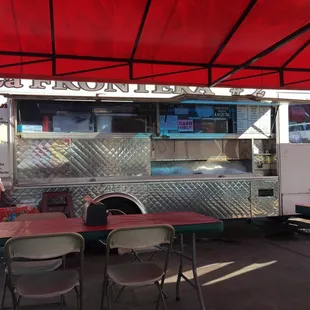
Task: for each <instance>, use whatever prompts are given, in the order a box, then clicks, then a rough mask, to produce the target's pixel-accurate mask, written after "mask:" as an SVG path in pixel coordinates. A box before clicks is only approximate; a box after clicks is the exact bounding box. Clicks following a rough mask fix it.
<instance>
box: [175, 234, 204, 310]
mask: <svg viewBox="0 0 310 310" xmlns="http://www.w3.org/2000/svg"><path fill="white" fill-rule="evenodd" d="M175 254H178V255H179V256H180V265H179V271H178V278H177V283H176V300H177V301H178V300H180V284H181V279H182V278H183V279H184V280H185V281H186V282H187V283H188V284H190V285H191V286H192V287H193V288H195V289H196V291H197V294H198V300H199V304H200V309H201V310H205V309H206V308H205V304H204V301H203V297H202V291H201V286H200V283H199V279H198V274H197V264H196V235H195V234H194V233H193V234H192V255H191V257H189V256H187V255H185V253H184V239H183V234H181V236H180V252H177V251H175ZM184 258H185V259H187V260H189V261H190V262H191V264H192V272H193V278H194V283H193V282H192V281H191V280H190V279H188V278H187V277H186V276H185V275H184V274H183V261H184Z"/></svg>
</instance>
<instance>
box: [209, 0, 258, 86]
mask: <svg viewBox="0 0 310 310" xmlns="http://www.w3.org/2000/svg"><path fill="white" fill-rule="evenodd" d="M256 2H257V0H251V1H250V3H249V4H248V6H247V7H246V9H245V10H244V11H243V12H242V14H241V16H240V17H239V19H238V20H237V22H236V23H235V24H234V26H233V27H232V28H231V30H230V31H229V33H228V35H227V37H226V38H225V39H224V41H223V42H222V43H221V45H220V46H219V48H218V50H217V51H216V53H215V54H214V55H213V57H212V58H211V60H210V65H212V64H213V63H214V62H215V61H216V59H217V58H218V57H219V56H220V54H221V53H222V51H223V50H224V48H225V47H226V45H227V44H228V42H229V41H230V40H231V38H232V37H233V36H234V34H235V33H236V31H237V30H238V28H239V27H240V26H241V24H242V23H243V22H244V20H245V19H246V18H247V16H248V15H249V13H250V12H251V10H252V9H253V7H254V5H255V4H256ZM211 82H212V81H209V83H211Z"/></svg>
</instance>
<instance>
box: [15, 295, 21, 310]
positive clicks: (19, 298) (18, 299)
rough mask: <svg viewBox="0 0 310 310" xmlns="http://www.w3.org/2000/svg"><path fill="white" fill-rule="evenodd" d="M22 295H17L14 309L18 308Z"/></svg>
mask: <svg viewBox="0 0 310 310" xmlns="http://www.w3.org/2000/svg"><path fill="white" fill-rule="evenodd" d="M21 299H22V297H21V296H18V298H17V301H16V303H15V305H14V310H19V305H20V301H21Z"/></svg>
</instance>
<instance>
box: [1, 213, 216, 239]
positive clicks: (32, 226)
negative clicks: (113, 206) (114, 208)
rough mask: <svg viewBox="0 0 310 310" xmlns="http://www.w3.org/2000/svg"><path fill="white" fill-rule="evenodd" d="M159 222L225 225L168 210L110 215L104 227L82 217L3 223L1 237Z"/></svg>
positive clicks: (98, 229) (179, 225)
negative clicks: (86, 222) (85, 222)
mask: <svg viewBox="0 0 310 310" xmlns="http://www.w3.org/2000/svg"><path fill="white" fill-rule="evenodd" d="M158 224H169V225H172V226H173V227H175V228H177V227H183V226H191V225H193V226H194V225H212V224H218V225H219V227H220V228H222V221H220V220H218V219H215V218H212V217H209V216H205V215H201V214H198V213H194V212H165V213H151V214H131V215H130V214H128V215H113V216H109V217H108V223H107V225H104V226H86V225H84V223H83V221H82V219H81V218H71V219H57V220H55V219H54V220H42V221H25V222H11V223H0V239H8V238H11V237H18V236H30V235H39V234H49V233H63V232H78V233H82V234H83V233H88V232H90V233H91V232H105V231H106V232H109V231H111V230H114V229H117V228H122V227H130V226H136V227H137V226H138V227H139V226H149V225H158Z"/></svg>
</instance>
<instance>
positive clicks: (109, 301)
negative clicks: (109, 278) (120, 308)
mask: <svg viewBox="0 0 310 310" xmlns="http://www.w3.org/2000/svg"><path fill="white" fill-rule="evenodd" d="M106 294H107V303H108V307H109V310H112V304H111V299H110V296H109V285H107V286H106Z"/></svg>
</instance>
